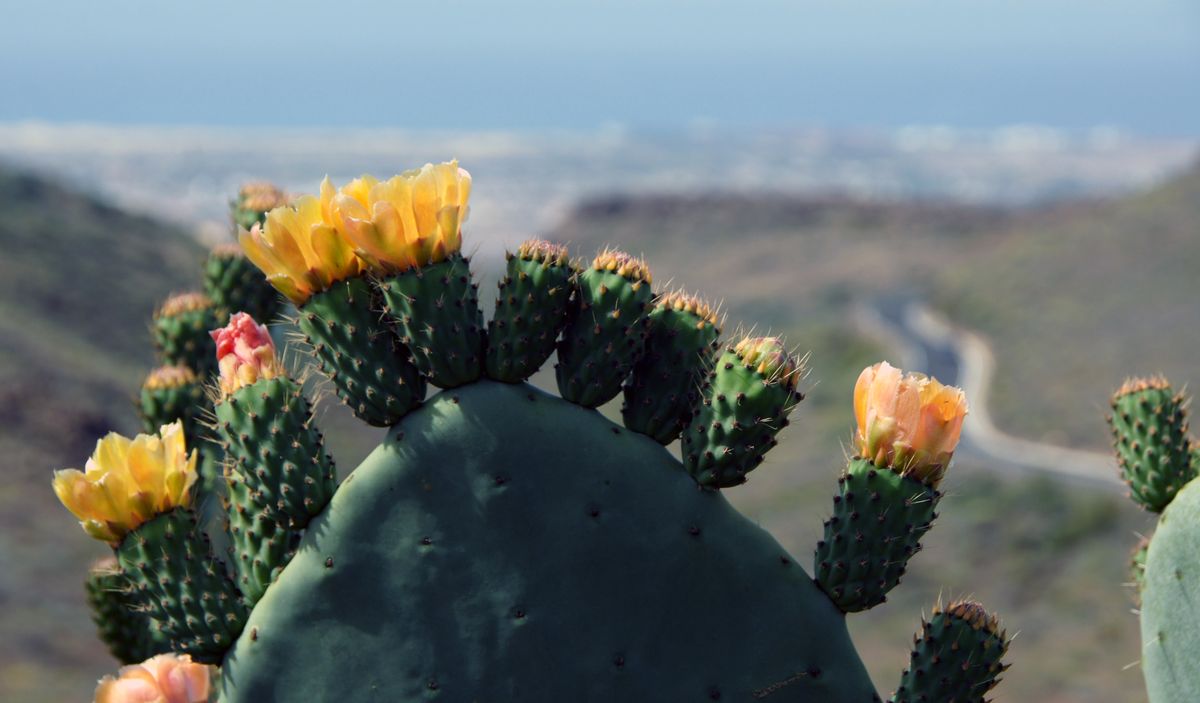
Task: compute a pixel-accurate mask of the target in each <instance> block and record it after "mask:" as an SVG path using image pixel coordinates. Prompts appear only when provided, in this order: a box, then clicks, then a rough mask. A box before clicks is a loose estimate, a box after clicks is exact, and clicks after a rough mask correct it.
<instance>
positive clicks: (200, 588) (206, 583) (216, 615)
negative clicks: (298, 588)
mask: <svg viewBox="0 0 1200 703" xmlns="http://www.w3.org/2000/svg"><path fill="white" fill-rule="evenodd" d="M117 559H118V561H119V562H120V564H121V570H122V571H123V572H124V573H125V575H126V576H127V577H128V579H129V582H130V584H132V586H133V588H134V591H135V593H136V594H137V596H136V597H137V599H138V600H139V602H140V603H141V604H142V605H143V606H145V607H146V610H147V612H148V613H149V615H150V617H151V618H153V619H154V620H155V621H156V622H157V623H158V626H159V628H160V629H161V630H162V631H163V634H164V635H165V636H166V638H167V639H168V640H169V641H170V642H171V648H172V649H174V650H175V651H178V652H184V653H186V654H190V655H192V657H193V658H194V659H196V660H197V661H201V662H205V663H218V662H220V661H221V659H222V657H223V656H224V654H225V651H226V650H227V649H228V648H229V647H230V645H232V644H233V642H234V640H235V639H237V636H238V635H239V634H240V633H241V631H242V626H243V625H244V624H245V622H246V617H247V610H246V605H245V603H243V601H242V596H241V593H239V592H238V589H237V586H235V585H234V583H233V581H231V580H230V579H229V577H228V576H227V575H226V574H225V565H224V564H223V563H221V562H220V561H219V560H217V559H216V558H214V557H213V556H212V555H211V553H210V551H209V545H208V539H207V537H205V535H204V533H203V532H202V531H201V530H200V529H199V527H198V526H197V524H196V518H195V516H194V515H193V514H192V512H191V511H189V510H187V509H184V508H177V509H175V510H173V511H171V512H169V513H163V514H162V515H159V516H158V517H156V518H154V519H153V520H150V521H149V522H146V523H144V524H142V525H141V526H139V527H138V528H137V529H136V530H134V531H133V532H130V533H129V534H128V535H126V536H125V539H124V540H123V541H122V542H121V546H120V547H119V548H118V549H117Z"/></svg>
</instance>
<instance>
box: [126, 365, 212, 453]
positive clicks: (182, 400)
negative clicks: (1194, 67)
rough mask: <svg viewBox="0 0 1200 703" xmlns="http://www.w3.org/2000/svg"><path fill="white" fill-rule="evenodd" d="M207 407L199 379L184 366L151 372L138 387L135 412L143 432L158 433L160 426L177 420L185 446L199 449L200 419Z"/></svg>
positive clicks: (206, 400) (208, 407) (161, 368)
mask: <svg viewBox="0 0 1200 703" xmlns="http://www.w3.org/2000/svg"><path fill="white" fill-rule="evenodd" d="M210 408H211V406H210V405H209V404H208V399H207V398H205V395H204V387H203V385H202V384H201V382H200V379H199V378H197V377H196V374H195V373H194V372H193V371H192V369H191V368H190V367H187V366H160V367H159V368H157V369H154V370H153V371H151V372H150V375H149V376H147V377H146V381H145V382H144V383H143V384H142V392H141V395H140V396H139V398H138V413H139V414H140V415H141V417H142V426H143V427H144V428H145V430H146V432H158V428H160V427H162V426H163V425H169V424H171V423H172V422H175V421H176V420H179V421H180V422H182V423H183V435H184V438H185V439H186V440H187V445H188V446H189V447H196V446H199V444H200V442H199V439H200V437H201V435H202V434H203V432H202V431H201V427H200V418H201V416H202V415H203V414H204V413H205V412H206V411H207V410H209V409H210Z"/></svg>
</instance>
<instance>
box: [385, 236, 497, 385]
mask: <svg viewBox="0 0 1200 703" xmlns="http://www.w3.org/2000/svg"><path fill="white" fill-rule="evenodd" d="M379 289H380V291H382V293H383V302H384V308H385V309H386V310H387V312H388V314H389V315H391V317H392V320H393V322H395V324H396V330H397V332H398V333H399V335H400V341H401V342H403V343H404V344H405V346H407V347H408V348H409V350H410V351H411V352H412V358H413V363H414V364H415V365H416V367H417V368H418V369H420V370H421V373H423V374H425V376H427V377H428V378H429V381H430V383H432V384H434V385H435V386H439V387H441V388H454V387H456V386H461V385H463V384H466V383H470V382H472V381H474V380H476V379H478V378H479V376H480V374H481V373H482V371H483V347H484V339H483V337H484V333H483V316H482V315H481V314H480V312H479V300H478V295H477V291H476V286H475V284H474V283H472V282H471V269H470V266H469V265H468V263H467V260H466V259H464V258H463V257H462V256H460V255H458V254H453V255H451V256H450V257H448V258H447V259H446V260H444V261H440V262H438V263H436V264H431V265H429V266H423V267H416V268H411V269H408V270H407V271H403V272H401V273H398V274H396V275H394V276H391V277H389V278H386V279H384V280H382V281H381V282H380V283H379Z"/></svg>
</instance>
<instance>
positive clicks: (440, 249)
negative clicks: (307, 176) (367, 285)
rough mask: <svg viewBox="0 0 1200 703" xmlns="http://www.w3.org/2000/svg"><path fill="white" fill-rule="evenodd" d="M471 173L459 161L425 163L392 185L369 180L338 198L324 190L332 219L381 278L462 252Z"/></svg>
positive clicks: (347, 188)
mask: <svg viewBox="0 0 1200 703" xmlns="http://www.w3.org/2000/svg"><path fill="white" fill-rule="evenodd" d="M470 196H471V174H469V173H467V172H466V170H464V169H462V168H459V166H458V162H457V161H449V162H446V163H440V164H437V165H434V164H425V165H424V166H422V167H421V168H419V169H415V170H412V171H405V172H404V173H402V174H400V175H398V176H393V177H392V178H389V179H388V180H386V181H379V180H377V179H375V178H373V177H372V176H363V177H362V178H359V179H356V180H354V181H352V182H350V183H348V184H346V185H345V186H343V187H342V188H341V189H340V190H339V191H337V193H336V194H335V193H334V192H333V186H332V185H331V184H329V182H328V179H327V180H326V182H325V183H324V184H322V185H321V199H322V202H324V203H326V204H327V210H326V213H327V216H328V217H329V219H330V221H331V222H333V223H335V225H336V226H337V228H338V232H340V233H341V234H342V236H344V237H345V238H346V239H347V240H349V241H350V242H353V244H354V249H355V253H357V254H358V256H359V257H360V258H362V259H363V260H364V261H366V262H367V264H368V265H369V266H370V268H371V269H373V270H374V271H375V272H377V273H396V272H399V271H405V270H407V269H411V268H414V267H420V266H426V265H428V264H434V263H437V262H439V261H442V260H444V259H445V258H446V257H447V256H449V255H451V254H454V253H456V252H458V251H459V250H460V249H461V248H462V224H463V221H465V220H466V219H467V212H468V208H467V200H468V199H469V198H470Z"/></svg>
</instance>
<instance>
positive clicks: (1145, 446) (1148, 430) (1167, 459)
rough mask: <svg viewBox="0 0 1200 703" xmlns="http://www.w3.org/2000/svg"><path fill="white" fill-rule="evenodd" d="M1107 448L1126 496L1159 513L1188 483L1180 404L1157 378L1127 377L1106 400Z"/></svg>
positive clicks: (1185, 434) (1182, 405) (1192, 474)
mask: <svg viewBox="0 0 1200 703" xmlns="http://www.w3.org/2000/svg"><path fill="white" fill-rule="evenodd" d="M1110 423H1111V424H1112V432H1113V447H1114V449H1115V450H1116V454H1117V463H1118V464H1120V467H1121V475H1122V478H1124V479H1125V483H1126V484H1128V485H1129V491H1130V495H1131V496H1132V497H1133V499H1134V500H1135V501H1136V502H1137V503H1139V504H1140V505H1141V506H1142V507H1144V508H1145V509H1147V510H1150V511H1152V512H1156V513H1157V512H1162V510H1163V508H1165V507H1167V504H1168V503H1170V502H1171V499H1172V498H1174V497H1175V494H1176V493H1177V492H1178V491H1179V489H1181V488H1183V486H1184V484H1186V483H1187V482H1188V481H1190V480H1192V479H1193V478H1194V477H1195V475H1196V472H1195V470H1194V469H1193V467H1192V461H1191V456H1190V453H1189V448H1188V432H1187V430H1188V422H1187V412H1186V409H1185V402H1184V400H1183V397H1182V396H1181V395H1177V394H1176V393H1175V392H1174V391H1172V390H1171V386H1170V385H1168V384H1167V382H1166V380H1165V379H1162V378H1149V379H1133V380H1130V381H1127V382H1126V383H1125V385H1123V386H1121V388H1120V390H1118V391H1117V392H1116V393H1115V394H1114V395H1113V399H1112V415H1111V418H1110Z"/></svg>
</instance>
